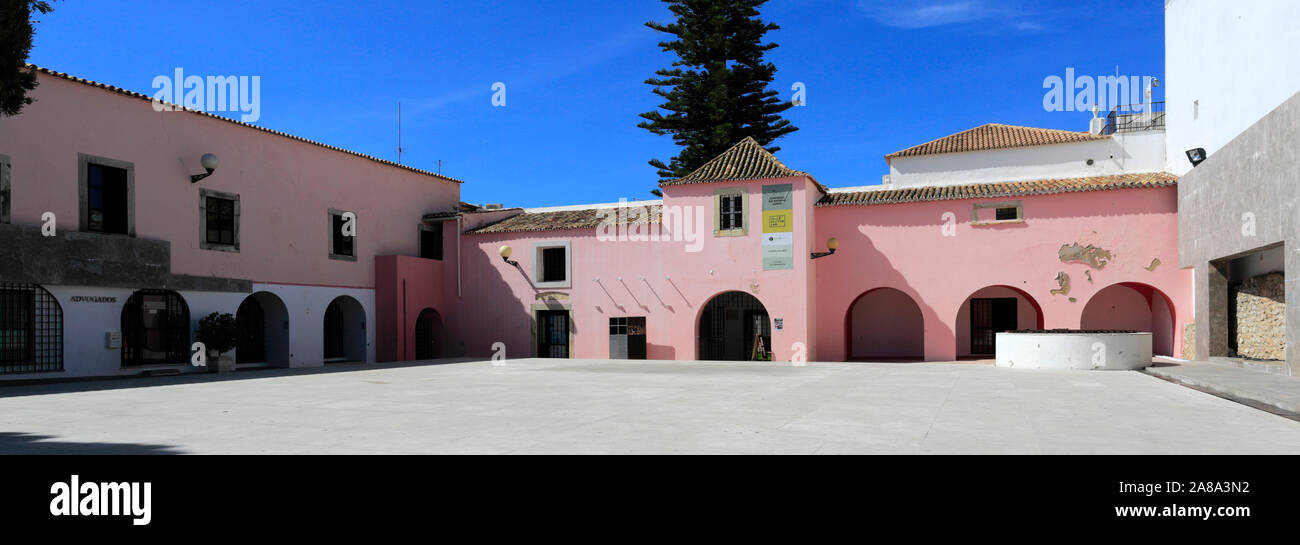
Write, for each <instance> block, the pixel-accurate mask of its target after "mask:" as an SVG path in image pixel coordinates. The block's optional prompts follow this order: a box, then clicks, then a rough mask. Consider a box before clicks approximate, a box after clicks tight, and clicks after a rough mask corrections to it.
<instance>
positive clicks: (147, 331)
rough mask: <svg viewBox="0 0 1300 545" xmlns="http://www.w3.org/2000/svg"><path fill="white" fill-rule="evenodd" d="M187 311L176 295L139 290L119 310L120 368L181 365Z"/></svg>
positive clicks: (187, 339)
mask: <svg viewBox="0 0 1300 545" xmlns="http://www.w3.org/2000/svg"><path fill="white" fill-rule="evenodd" d="M189 350H190V309H189V306H188V305H186V304H185V300H184V299H182V298H181V296H180V294H178V293H176V292H174V291H167V290H152V289H150V290H140V291H137V292H135V293H133V294H131V298H130V299H129V300H127V302H126V305H125V306H124V307H123V308H122V366H123V367H130V366H135V365H160V364H176V363H185V362H186V361H188V360H189Z"/></svg>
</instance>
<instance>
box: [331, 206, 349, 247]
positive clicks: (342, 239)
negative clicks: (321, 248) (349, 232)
mask: <svg viewBox="0 0 1300 545" xmlns="http://www.w3.org/2000/svg"><path fill="white" fill-rule="evenodd" d="M333 223H334V231H333V233H331V236H332V237H333V238H334V255H345V256H352V237H349V236H344V235H343V224H344V223H346V222H345V221H344V220H343V216H341V215H340V216H334V222H333Z"/></svg>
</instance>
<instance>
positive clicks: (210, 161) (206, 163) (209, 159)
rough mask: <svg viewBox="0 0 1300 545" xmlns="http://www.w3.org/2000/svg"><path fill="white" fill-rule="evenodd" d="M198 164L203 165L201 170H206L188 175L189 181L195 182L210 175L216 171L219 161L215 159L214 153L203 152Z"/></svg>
mask: <svg viewBox="0 0 1300 545" xmlns="http://www.w3.org/2000/svg"><path fill="white" fill-rule="evenodd" d="M199 164H201V165H203V170H206V171H207V172H206V173H203V174H195V175H192V176H190V183H192V184H196V183H198V182H199V180H202V179H204V178H207V177H208V176H211V175H212V173H213V172H216V170H217V165H218V164H219V161H217V156H216V155H213V154H211V153H205V154H203V157H202V158H201V159H199Z"/></svg>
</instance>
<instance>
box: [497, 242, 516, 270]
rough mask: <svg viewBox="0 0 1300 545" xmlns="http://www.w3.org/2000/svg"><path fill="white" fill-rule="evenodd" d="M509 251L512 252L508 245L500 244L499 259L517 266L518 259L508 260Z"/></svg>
mask: <svg viewBox="0 0 1300 545" xmlns="http://www.w3.org/2000/svg"><path fill="white" fill-rule="evenodd" d="M511 252H512V250H511V249H510V247H509V246H502V247H501V251H500V253H501V260H502V261H505V262H506V263H509V264H510V266H511V267H518V266H519V262H518V261H511V260H510V254H511Z"/></svg>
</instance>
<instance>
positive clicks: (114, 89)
mask: <svg viewBox="0 0 1300 545" xmlns="http://www.w3.org/2000/svg"><path fill="white" fill-rule="evenodd" d="M27 67H28V68H33V69H35V70H36V71H37V72H40V73H42V74H46V75H50V76H54V77H56V78H61V79H66V80H68V81H74V82H77V83H81V84H84V85H89V86H91V87H97V88H100V89H103V90H105V91H109V92H113V93H117V94H119V95H126V96H129V97H132V98H138V99H141V100H146V101H149V102H150V103H152V102H153V97H151V96H148V95H145V94H141V93H137V92H135V91H129V90H126V89H122V88H121V87H114V86H112V85H107V84H104V83H99V82H97V81H90V80H88V79H83V78H79V77H76V76H73V75H69V74H65V73H63V72H56V71H54V70H50V69H48V68H41V67H39V66H36V65H32V64H29V65H27ZM162 103H163V104H167V105H169V106H170V107H171V108H172V109H174V110H176V111H185V112H190V113H193V114H198V115H202V116H207V117H211V118H213V119H220V120H222V121H225V122H227V123H234V124H236V125H242V126H244V127H248V128H250V129H254V130H259V131H262V132H266V133H271V134H274V135H276V136H283V137H285V138H289V139H292V140H297V141H299V142H304V143H307V144H311V145H314V146H320V147H322V148H325V149H329V150H333V151H338V152H342V153H346V154H348V155H355V156H357V157H361V158H363V159H368V160H371V161H374V162H376V163H380V164H383V165H388V166H391V167H397V168H400V169H403V170H409V171H411V172H415V173H418V174H423V175H425V176H431V177H433V178H438V179H440V180H446V181H449V182H456V183H458V184H463V183H465V182H464V181H461V180H457V179H455V178H452V177H449V176H443V175H441V174H438V173H435V172H429V171H427V170H422V169H418V168H414V167H410V166H407V165H403V164H401V163H394V162H392V161H389V160H387V159H380V158H378V157H374V156H371V155H366V154H364V153H357V152H355V151H352V150H347V149H343V148H340V147H336V146H331V145H329V144H324V143H321V142H317V141H315V140H308V139H306V138H303V137H301V136H294V135H292V134H288V133H283V132H280V131H276V130H272V129H268V128H266V127H261V126H258V125H253V124H251V123H245V122H243V121H239V120H237V119H231V118H229V117H222V116H219V115H213V114H211V113H208V112H204V111H200V110H191V109H189V108H185V107H183V106H179V105H175V104H172V103H170V102H166V101H162Z"/></svg>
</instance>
